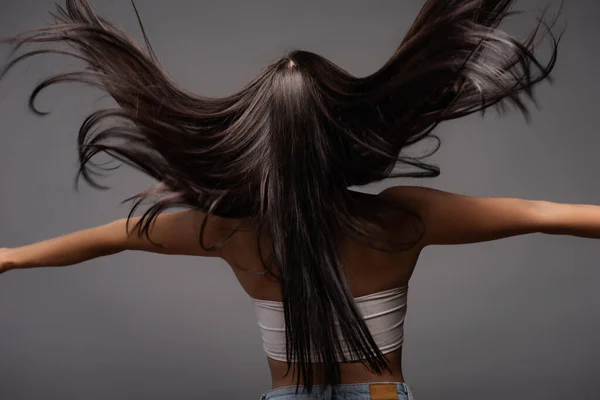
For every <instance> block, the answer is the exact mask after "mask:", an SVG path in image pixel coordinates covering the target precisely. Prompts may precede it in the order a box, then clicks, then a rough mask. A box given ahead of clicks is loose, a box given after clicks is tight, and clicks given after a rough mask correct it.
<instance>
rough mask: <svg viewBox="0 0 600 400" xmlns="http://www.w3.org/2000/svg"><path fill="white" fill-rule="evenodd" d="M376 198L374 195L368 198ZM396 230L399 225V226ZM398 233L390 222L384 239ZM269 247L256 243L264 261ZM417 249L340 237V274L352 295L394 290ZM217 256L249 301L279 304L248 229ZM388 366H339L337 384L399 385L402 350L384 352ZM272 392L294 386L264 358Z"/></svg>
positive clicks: (283, 366) (229, 224) (231, 224)
mask: <svg viewBox="0 0 600 400" xmlns="http://www.w3.org/2000/svg"><path fill="white" fill-rule="evenodd" d="M373 196H374V197H376V196H377V195H373ZM222 221H224V223H223V224H224V225H225V226H223V228H222V232H223V234H224V235H227V233H229V232H231V230H233V229H235V227H237V226H238V225H240V223H242V222H243V221H242V220H233V219H231V220H222ZM399 228H401V227H399ZM401 232H402V229H394V223H393V221H390V228H389V229H388V232H387V235H389V239H390V240H393V239H398V237H397V235H399V234H401ZM268 249H269V246H268V245H266V243H265V241H264V240H262V245H261V253H262V256H263V258H264V259H265V260H269V251H268ZM420 251H421V247H420V246H418V245H416V246H414V247H413V248H412V249H410V250H407V251H404V252H395V253H388V252H382V251H378V250H375V249H373V248H371V247H368V246H365V245H364V244H362V243H360V242H358V241H356V240H355V239H353V238H351V237H348V236H345V237H343V238H342V239H341V240H340V248H339V252H340V259H341V262H342V265H343V266H344V270H345V277H346V280H347V281H348V285H349V287H350V291H351V293H352V295H353V297H360V296H365V295H368V294H372V293H377V292H382V291H385V290H388V289H392V288H398V287H401V286H404V285H407V284H408V281H409V279H410V277H411V275H412V273H413V270H414V268H415V266H416V263H417V260H418V257H419V254H420ZM222 256H223V258H224V259H225V260H226V261H227V263H228V264H229V265H230V266H231V268H232V270H233V272H234V273H235V275H236V277H237V279H238V281H239V282H240V284H241V286H242V287H243V289H244V290H245V291H246V293H247V294H248V295H249V296H250V297H252V298H253V299H262V300H270V301H278V302H280V301H282V298H281V290H280V286H279V284H278V283H277V282H276V281H274V280H272V279H270V278H269V277H268V276H265V275H264V266H263V262H262V261H261V258H260V255H259V252H258V235H257V233H256V231H254V230H240V231H238V232H236V233H235V234H234V235H233V236H232V237H231V238H230V239H229V241H228V242H227V244H226V245H225V246H224V247H223V251H222ZM386 357H388V359H389V360H390V368H391V369H392V371H393V373H392V374H390V373H387V372H386V373H384V374H383V375H377V374H374V373H372V372H370V371H368V369H367V368H366V367H365V365H363V364H362V363H360V362H353V363H342V364H340V367H341V374H342V375H341V377H342V382H341V383H359V382H388V381H393V382H403V381H404V378H403V376H402V366H401V361H402V348H400V349H398V350H395V351H393V352H391V353H387V354H386ZM268 362H269V367H270V370H271V377H272V380H273V388H276V387H280V386H292V385H295V384H296V382H295V381H294V380H293V377H292V374H288V375H287V376H285V375H286V371H287V363H286V362H283V361H278V360H275V359H272V358H270V357H268ZM321 376H322V371H320V370H319V368H318V366H317V365H315V372H314V379H315V381H314V382H315V384H321V383H322V382H320V381H321Z"/></svg>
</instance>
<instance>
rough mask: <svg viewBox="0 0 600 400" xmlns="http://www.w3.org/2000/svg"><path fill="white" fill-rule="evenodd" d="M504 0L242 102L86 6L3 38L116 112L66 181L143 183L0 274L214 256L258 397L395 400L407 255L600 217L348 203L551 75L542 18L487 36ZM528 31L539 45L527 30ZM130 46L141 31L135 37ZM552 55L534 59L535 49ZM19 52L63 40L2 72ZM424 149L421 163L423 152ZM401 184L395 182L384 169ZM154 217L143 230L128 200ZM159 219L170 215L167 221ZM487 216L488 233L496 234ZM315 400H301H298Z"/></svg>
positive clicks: (458, 11)
mask: <svg viewBox="0 0 600 400" xmlns="http://www.w3.org/2000/svg"><path fill="white" fill-rule="evenodd" d="M512 3H513V2H512V1H510V0H495V1H494V0H450V1H449V0H429V1H427V2H426V4H425V6H424V7H423V9H422V11H421V13H420V14H419V15H418V17H417V19H416V21H415V23H414V24H413V26H412V27H411V28H410V30H409V31H408V33H407V35H406V37H405V39H404V40H403V42H402V43H401V44H400V46H399V48H398V49H397V51H396V52H395V53H394V54H393V55H392V57H391V58H390V60H389V61H388V62H387V63H386V64H385V65H384V66H383V67H381V68H380V69H379V70H377V71H376V72H374V73H373V74H371V75H369V76H366V77H361V78H358V77H354V76H352V75H350V74H349V73H347V72H346V71H344V70H343V69H341V68H340V67H338V66H336V65H335V64H333V63H332V62H330V61H328V60H327V59H325V58H323V57H321V56H318V55H316V54H314V53H311V52H308V51H293V52H291V53H289V54H287V55H286V56H284V57H282V58H280V59H277V60H275V61H273V62H271V63H270V64H268V65H267V66H266V67H265V68H264V69H263V70H262V71H261V72H260V73H259V74H258V75H257V76H256V77H255V78H254V79H253V80H252V81H251V82H250V83H249V84H248V85H246V86H245V87H244V88H242V89H241V90H240V91H239V92H238V93H235V94H233V95H231V96H228V97H224V98H206V97H200V96H195V95H192V94H190V93H187V92H186V91H184V90H183V89H181V88H179V87H177V86H176V85H175V84H174V83H173V82H172V81H171V80H170V79H169V78H168V77H167V75H166V73H165V72H164V71H163V70H162V69H161V67H160V65H159V63H158V60H157V57H156V56H155V54H154V52H153V51H152V49H151V47H150V45H149V42H148V40H147V38H146V36H145V35H144V38H145V39H146V46H145V49H144V48H142V47H139V46H138V45H137V44H136V43H134V42H133V41H132V40H131V39H130V38H129V37H127V36H126V35H125V34H124V33H123V32H121V31H119V30H118V29H117V28H116V27H115V26H113V25H112V24H111V23H110V22H109V21H107V20H105V19H103V18H102V17H100V16H99V15H97V13H96V12H95V11H94V10H93V9H92V7H91V6H90V5H89V3H88V2H87V1H86V0H67V2H66V7H64V8H62V7H59V8H58V13H57V14H56V15H55V17H56V23H55V24H53V25H51V26H49V27H46V28H42V29H39V30H35V31H31V32H27V33H24V34H22V35H19V36H17V37H15V38H12V39H10V40H9V41H8V42H10V43H12V44H13V45H14V46H15V53H13V54H14V58H13V59H12V61H10V62H9V64H8V65H7V67H6V69H5V70H4V71H3V73H2V76H4V75H5V74H6V72H7V71H8V70H9V69H10V68H11V67H13V66H14V65H16V64H17V63H18V62H19V61H21V60H23V59H25V58H28V57H31V56H33V55H38V54H43V53H49V52H54V53H60V54H66V55H70V56H73V57H76V58H79V59H81V60H83V61H85V63H86V66H87V68H86V69H84V70H82V71H76V72H70V73H63V74H59V75H56V76H53V77H50V78H48V79H47V80H45V81H44V82H42V83H41V84H40V85H39V86H38V87H37V88H36V89H35V90H34V92H33V93H32V95H31V98H30V107H31V109H32V110H33V111H34V112H36V113H39V114H43V112H41V111H39V110H38V109H37V108H36V106H35V102H34V100H35V98H36V96H37V94H38V93H39V92H40V91H41V90H43V89H44V88H45V87H47V86H49V85H52V84H54V83H59V82H67V81H76V82H84V83H87V84H90V85H93V86H95V87H99V88H101V89H103V90H105V91H106V92H107V93H108V94H110V95H111V96H112V97H113V98H114V99H115V101H116V102H117V104H118V106H117V107H115V108H112V109H106V110H99V111H96V112H94V113H92V114H91V115H90V116H89V117H88V118H87V119H86V120H85V122H84V123H83V125H82V126H81V129H80V132H79V139H78V143H79V155H80V162H81V168H80V170H79V173H78V177H79V176H80V175H82V176H83V177H84V179H85V180H86V181H87V182H88V183H90V184H92V185H94V186H95V187H99V188H101V187H102V186H100V185H99V184H98V183H97V182H96V181H95V180H94V179H93V178H94V176H93V175H94V174H97V173H98V171H97V170H96V169H94V167H97V168H98V169H101V166H99V165H95V164H93V163H92V161H91V158H92V157H93V156H94V155H95V154H97V153H99V152H105V153H107V154H109V155H111V156H113V157H115V158H116V159H118V160H120V161H122V162H125V163H127V164H129V165H131V166H133V167H135V168H138V169H139V170H141V171H143V172H145V173H147V174H148V175H150V176H151V177H153V178H155V179H156V180H157V183H156V184H155V185H153V186H152V187H151V188H149V189H148V190H146V191H144V192H142V193H140V194H138V195H136V196H134V197H132V198H130V199H128V200H133V201H134V202H133V206H132V209H131V213H130V214H129V216H128V217H127V218H123V219H121V220H117V221H114V222H112V223H109V224H106V225H103V226H99V227H96V228H91V229H87V230H83V231H80V232H75V233H71V234H69V235H65V236H61V237H57V238H53V239H49V240H46V241H42V242H39V243H34V244H31V245H27V246H23V247H18V248H12V249H2V250H1V251H0V271H8V270H13V269H22V268H33V267H43V266H66V265H73V264H76V263H80V262H83V261H86V260H89V259H92V258H95V257H101V256H106V255H109V254H115V253H117V252H121V251H124V250H142V251H148V252H155V253H164V254H186V255H198V256H204V257H221V258H223V259H224V260H226V261H227V262H228V263H229V265H230V266H231V267H232V269H233V271H234V272H235V274H236V276H237V278H238V279H239V281H240V284H241V285H242V287H243V288H244V290H245V291H246V292H247V293H248V294H249V295H250V296H251V297H252V298H253V299H254V301H255V306H256V313H257V317H258V321H259V324H260V326H261V330H262V335H263V340H264V350H265V351H266V353H267V355H268V363H269V367H270V370H271V374H272V379H273V385H272V389H271V390H270V391H268V392H266V393H264V394H263V395H262V396H261V398H262V399H280V400H282V399H288V398H305V399H308V398H332V399H335V398H344V399H363V398H364V399H369V398H371V399H392V398H394V399H407V398H412V396H413V395H412V392H411V389H410V386H409V385H408V383H406V382H405V380H404V377H403V373H402V368H401V359H402V338H403V321H404V316H405V313H406V295H407V289H408V282H409V280H410V277H411V275H412V272H413V270H414V268H415V265H416V263H417V259H418V257H419V254H420V252H421V250H422V249H423V248H425V247H426V246H431V245H439V244H462V243H475V242H482V241H489V240H495V239H500V238H505V237H509V236H515V235H522V234H527V233H533V232H543V233H548V234H569V235H577V236H582V237H598V236H600V234H599V233H600V229H599V228H600V211H599V209H598V208H597V207H594V206H581V205H567V204H558V203H551V202H546V201H531V200H524V199H515V198H483V197H472V196H464V195H459V194H453V193H449V192H443V191H439V190H435V189H428V188H424V187H417V186H396V187H391V188H389V189H386V190H384V191H383V192H381V193H380V194H378V195H369V194H365V193H360V192H356V191H352V190H350V189H348V188H349V187H350V186H359V185H366V184H369V183H372V182H376V181H381V180H383V179H385V178H388V177H435V176H437V175H438V174H439V168H437V167H436V166H434V165H429V164H427V163H424V162H422V161H420V160H421V158H414V157H408V156H400V153H401V151H402V150H403V149H405V148H406V147H408V146H410V145H412V144H415V143H418V142H420V141H421V140H423V139H425V138H427V137H431V138H436V137H435V136H433V135H432V131H433V130H434V129H435V128H436V127H437V125H438V124H439V123H441V122H443V121H447V120H450V119H454V118H459V117H462V116H465V115H468V114H471V113H474V112H477V111H484V110H486V109H487V108H489V107H491V106H494V105H496V106H498V107H499V108H500V109H501V110H502V109H504V106H507V105H511V104H512V105H514V106H516V107H517V108H518V109H519V110H521V111H522V112H523V113H524V114H525V115H527V112H528V106H527V102H526V100H527V97H529V98H533V97H532V91H531V89H532V88H533V87H534V86H535V85H536V84H538V83H540V82H542V81H544V80H545V79H547V78H548V77H549V75H550V72H551V71H552V69H553V67H554V64H555V61H556V56H557V46H558V43H559V39H560V38H559V37H558V38H557V37H556V36H555V35H554V34H553V33H552V31H551V29H552V26H553V24H554V21H555V20H553V21H550V22H546V21H545V20H544V19H543V18H542V19H540V23H539V24H538V26H537V27H536V29H535V30H534V31H533V33H532V34H531V36H530V37H529V38H528V39H526V40H524V41H522V42H519V41H518V40H516V39H515V38H513V37H511V36H509V35H508V34H506V33H505V32H503V31H502V30H500V29H499V24H500V23H501V22H502V21H503V20H504V18H505V17H506V16H507V15H508V14H509V10H510V7H511V6H512ZM540 28H543V29H540ZM142 31H143V29H142ZM538 33H541V37H542V38H543V37H546V38H549V39H550V43H551V45H552V53H551V54H552V55H551V57H550V60H549V62H547V63H546V64H543V63H541V62H540V61H538V59H537V58H536V56H535V55H534V53H533V52H534V48H535V46H537V44H538V43H539V39H540V35H538ZM30 43H43V44H48V43H49V44H57V43H65V44H68V45H69V47H66V48H57V47H46V48H42V49H35V50H30V51H27V52H25V53H23V54H20V55H17V52H16V51H17V50H19V49H21V48H22V46H24V45H27V44H30ZM436 150H437V148H436ZM398 163H401V164H405V165H407V166H410V167H414V168H415V169H416V170H414V171H409V172H402V173H401V172H394V167H395V166H396V165H397V164H398ZM147 199H153V200H154V204H153V205H152V206H151V207H150V208H149V209H148V210H146V211H145V212H144V213H143V214H142V215H141V216H140V217H133V213H134V212H135V210H137V208H138V207H139V206H140V205H141V203H142V201H144V200H147ZM173 206H184V207H186V208H188V210H186V211H181V212H174V213H163V211H164V210H165V209H167V208H169V207H173ZM499 216H501V217H499ZM311 396H312V397H311Z"/></svg>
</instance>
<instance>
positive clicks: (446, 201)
mask: <svg viewBox="0 0 600 400" xmlns="http://www.w3.org/2000/svg"><path fill="white" fill-rule="evenodd" d="M380 195H381V196H389V197H391V198H394V199H396V200H398V201H400V202H402V203H403V204H406V205H407V206H409V207H411V208H412V209H414V210H415V211H417V212H418V213H419V215H420V216H421V217H422V218H423V221H424V223H425V229H426V231H425V234H424V236H423V238H422V239H421V244H420V245H421V247H425V246H428V245H450V244H467V243H478V242H486V241H490V240H497V239H503V238H506V237H511V236H517V235H524V234H529V233H545V234H553V235H572V236H579V237H587V238H600V206H596V205H587V204H563V203H554V202H550V201H545V200H527V199H519V198H502V197H477V196H467V195H462V194H456V193H450V192H445V191H442V190H437V189H433V188H427V187H421V186H393V187H390V188H387V189H385V190H384V191H383V192H381V193H380Z"/></svg>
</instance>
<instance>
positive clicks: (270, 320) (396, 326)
mask: <svg viewBox="0 0 600 400" xmlns="http://www.w3.org/2000/svg"><path fill="white" fill-rule="evenodd" d="M407 294H408V284H407V285H404V286H402V287H398V288H393V289H389V290H385V291H382V292H377V293H372V294H368V295H365V296H360V297H355V298H354V301H355V302H356V305H357V308H358V310H359V311H360V313H361V315H362V317H363V319H364V321H365V323H366V324H367V327H368V328H369V331H370V332H371V335H372V336H373V339H374V340H375V343H376V344H377V347H379V349H380V350H381V352H382V353H383V354H385V353H389V352H392V351H394V350H397V349H399V348H400V347H402V342H403V339H404V317H405V315H406V303H407ZM252 300H253V302H254V308H255V311H256V316H257V319H258V326H259V327H260V330H261V334H262V340H263V349H264V351H265V352H266V353H267V355H268V356H269V357H271V358H273V359H275V360H279V361H284V362H285V361H287V358H286V341H285V319H284V313H283V303H282V302H280V301H272V300H260V299H255V298H252ZM338 332H339V331H338ZM339 340H340V342H341V343H342V349H343V351H344V355H345V356H346V358H347V359H351V357H350V352H349V350H348V349H347V347H346V346H344V345H343V343H344V342H345V340H344V339H343V337H342V336H340V337H339ZM311 360H312V361H315V360H317V358H316V356H315V355H314V354H311ZM338 360H339V361H341V360H342V358H341V357H340V355H339V354H338ZM292 361H294V360H292Z"/></svg>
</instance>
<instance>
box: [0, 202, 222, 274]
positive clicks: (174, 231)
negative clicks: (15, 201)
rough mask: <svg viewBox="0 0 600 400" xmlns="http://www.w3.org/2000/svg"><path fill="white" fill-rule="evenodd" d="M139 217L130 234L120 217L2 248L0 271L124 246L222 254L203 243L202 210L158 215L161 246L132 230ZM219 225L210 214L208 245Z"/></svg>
mask: <svg viewBox="0 0 600 400" xmlns="http://www.w3.org/2000/svg"><path fill="white" fill-rule="evenodd" d="M139 218H140V217H133V218H131V219H130V222H129V224H130V225H129V229H130V232H129V234H128V233H127V231H126V226H125V223H126V219H119V220H116V221H114V222H111V223H108V224H105V225H101V226H98V227H95V228H89V229H84V230H81V231H77V232H73V233H69V234H66V235H63V236H58V237H55V238H52V239H48V240H44V241H41V242H37V243H33V244H29V245H26V246H22V247H16V248H12V249H2V250H0V272H4V271H7V270H9V269H20V268H36V267H52V266H54V267H56V266H67V265H73V264H77V263H81V262H83V261H87V260H90V259H92V258H97V257H102V256H106V255H110V254H115V253H119V252H121V251H124V250H141V251H148V252H153V253H162V254H181V255H197V256H205V257H216V256H220V251H219V250H214V251H206V250H204V249H203V248H202V247H201V246H200V243H199V237H200V228H201V226H202V221H203V219H204V214H203V213H202V212H200V211H195V210H186V211H180V212H173V213H163V214H161V215H159V216H158V217H157V218H156V220H155V221H154V223H153V224H152V226H151V228H150V239H151V240H152V242H154V243H157V244H160V245H162V247H161V246H157V245H155V244H153V243H152V242H151V241H150V240H148V239H147V237H146V235H142V236H141V237H138V236H139V235H138V234H137V230H136V231H135V232H133V233H132V232H131V228H132V227H133V226H134V225H135V223H136V222H137V221H138V220H139ZM219 225H220V223H219V219H218V217H212V218H209V222H208V223H207V226H206V229H205V234H204V244H205V246H206V247H210V246H211V245H212V244H214V243H215V241H218V237H219V235H220V230H219Z"/></svg>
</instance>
